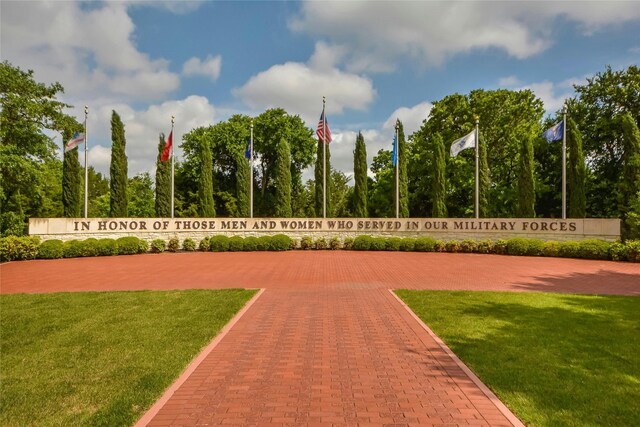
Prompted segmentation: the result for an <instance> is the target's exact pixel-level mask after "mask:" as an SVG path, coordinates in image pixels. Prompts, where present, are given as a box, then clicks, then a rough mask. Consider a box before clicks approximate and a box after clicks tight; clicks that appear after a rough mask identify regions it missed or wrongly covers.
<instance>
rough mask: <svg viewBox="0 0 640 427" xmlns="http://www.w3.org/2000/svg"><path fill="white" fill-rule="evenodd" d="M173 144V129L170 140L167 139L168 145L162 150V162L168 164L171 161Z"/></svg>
mask: <svg viewBox="0 0 640 427" xmlns="http://www.w3.org/2000/svg"><path fill="white" fill-rule="evenodd" d="M172 144H173V129H172V130H171V132H170V133H169V138H167V143H166V144H165V146H164V149H163V150H162V156H161V157H160V161H161V162H166V161H167V160H169V154H170V153H171V145H172Z"/></svg>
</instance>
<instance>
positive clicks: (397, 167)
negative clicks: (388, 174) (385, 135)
mask: <svg viewBox="0 0 640 427" xmlns="http://www.w3.org/2000/svg"><path fill="white" fill-rule="evenodd" d="M394 148H395V151H396V218H400V174H399V171H400V141H398V122H397V121H396V146H395V147H394Z"/></svg>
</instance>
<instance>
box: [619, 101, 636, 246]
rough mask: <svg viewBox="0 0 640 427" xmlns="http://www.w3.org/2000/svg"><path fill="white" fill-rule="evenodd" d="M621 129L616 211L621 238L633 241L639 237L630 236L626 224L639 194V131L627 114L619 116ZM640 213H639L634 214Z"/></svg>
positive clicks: (629, 229)
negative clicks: (621, 149) (619, 171)
mask: <svg viewBox="0 0 640 427" xmlns="http://www.w3.org/2000/svg"><path fill="white" fill-rule="evenodd" d="M618 121H619V123H620V126H621V128H622V139H623V149H624V152H623V153H622V177H621V180H620V183H619V184H618V189H619V200H618V209H619V210H620V216H621V219H622V238H623V239H634V238H640V236H636V235H632V227H631V226H630V224H629V222H628V219H629V218H628V217H629V213H631V212H632V211H633V201H634V200H637V197H638V194H640V131H639V130H638V126H637V125H636V122H635V120H633V117H632V116H631V114H629V113H628V112H625V113H623V114H622V115H621V116H619V118H618ZM637 213H640V212H636V214H637Z"/></svg>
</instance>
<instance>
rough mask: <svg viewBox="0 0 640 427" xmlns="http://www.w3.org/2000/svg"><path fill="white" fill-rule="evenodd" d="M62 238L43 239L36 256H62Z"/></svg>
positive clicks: (51, 257)
mask: <svg viewBox="0 0 640 427" xmlns="http://www.w3.org/2000/svg"><path fill="white" fill-rule="evenodd" d="M62 245H63V243H62V240H45V241H44V242H42V243H41V244H40V247H38V258H40V259H56V258H62V255H63V250H62Z"/></svg>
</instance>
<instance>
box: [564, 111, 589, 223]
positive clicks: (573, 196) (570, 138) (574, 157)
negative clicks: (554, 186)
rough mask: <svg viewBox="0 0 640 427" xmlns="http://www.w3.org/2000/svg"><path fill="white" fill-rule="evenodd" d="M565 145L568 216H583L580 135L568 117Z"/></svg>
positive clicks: (582, 162) (583, 196) (584, 171)
mask: <svg viewBox="0 0 640 427" xmlns="http://www.w3.org/2000/svg"><path fill="white" fill-rule="evenodd" d="M567 125H568V126H567V145H568V146H569V167H568V170H567V175H568V176H567V184H568V185H567V187H568V188H567V192H568V193H569V194H568V197H569V209H568V212H567V216H568V217H569V218H584V217H585V216H586V210H587V199H586V197H585V193H584V192H585V190H584V183H585V175H586V166H585V164H584V154H583V153H582V136H581V135H580V132H579V131H578V127H577V126H576V123H575V122H574V121H573V120H572V119H571V118H569V119H568V120H567Z"/></svg>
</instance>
